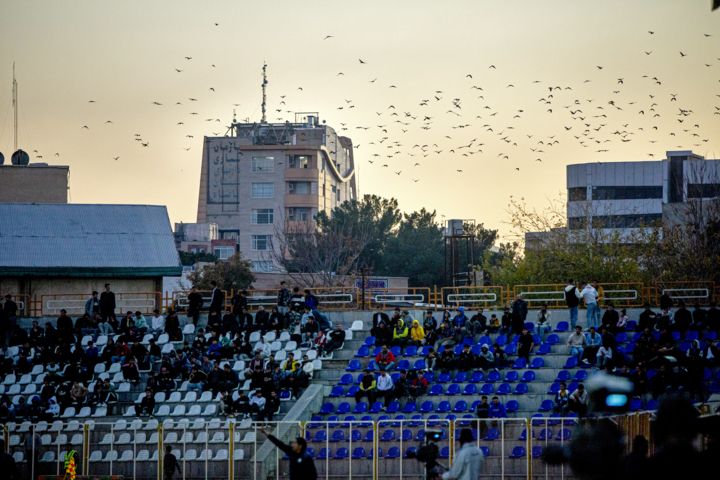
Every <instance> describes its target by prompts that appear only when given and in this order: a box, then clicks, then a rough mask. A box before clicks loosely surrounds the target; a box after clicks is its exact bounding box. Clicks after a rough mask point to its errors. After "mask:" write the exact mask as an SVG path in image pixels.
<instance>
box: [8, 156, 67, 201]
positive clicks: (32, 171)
mask: <svg viewBox="0 0 720 480" xmlns="http://www.w3.org/2000/svg"><path fill="white" fill-rule="evenodd" d="M69 175H70V167H67V166H59V165H48V164H47V163H31V164H30V165H26V166H21V165H0V203H68V177H69Z"/></svg>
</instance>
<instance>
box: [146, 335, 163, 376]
mask: <svg viewBox="0 0 720 480" xmlns="http://www.w3.org/2000/svg"><path fill="white" fill-rule="evenodd" d="M149 342H150V348H149V349H148V356H147V365H148V367H149V368H150V370H152V369H153V365H155V362H157V361H158V360H160V359H161V358H162V350H160V347H159V346H158V345H156V344H155V339H154V338H151V339H150V340H149Z"/></svg>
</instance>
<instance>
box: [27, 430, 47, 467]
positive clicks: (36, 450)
mask: <svg viewBox="0 0 720 480" xmlns="http://www.w3.org/2000/svg"><path fill="white" fill-rule="evenodd" d="M24 443H25V457H27V461H28V470H29V471H30V472H34V473H35V478H37V477H38V476H39V475H38V466H39V464H38V462H39V461H40V457H41V456H42V447H43V442H42V437H40V434H39V433H37V432H36V430H35V429H34V428H33V429H32V431H31V432H30V433H28V434H27V435H26V436H25V442H24ZM30 478H32V477H30Z"/></svg>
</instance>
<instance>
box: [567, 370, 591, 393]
mask: <svg viewBox="0 0 720 480" xmlns="http://www.w3.org/2000/svg"><path fill="white" fill-rule="evenodd" d="M587 377H588V374H587V371H585V370H578V371H577V372H575V376H574V377H573V382H584V381H585V380H587ZM570 393H572V392H570Z"/></svg>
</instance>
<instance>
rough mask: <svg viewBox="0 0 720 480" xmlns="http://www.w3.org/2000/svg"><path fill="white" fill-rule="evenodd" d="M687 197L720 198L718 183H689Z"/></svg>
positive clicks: (719, 184) (719, 185)
mask: <svg viewBox="0 0 720 480" xmlns="http://www.w3.org/2000/svg"><path fill="white" fill-rule="evenodd" d="M687 196H688V198H715V197H720V183H689V184H688V186H687Z"/></svg>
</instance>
